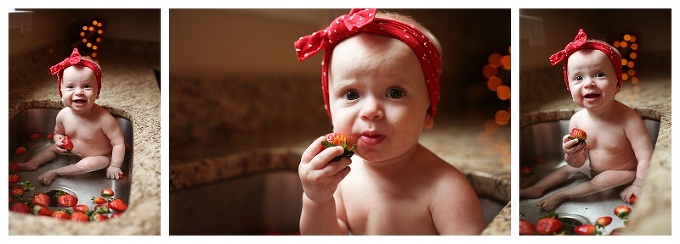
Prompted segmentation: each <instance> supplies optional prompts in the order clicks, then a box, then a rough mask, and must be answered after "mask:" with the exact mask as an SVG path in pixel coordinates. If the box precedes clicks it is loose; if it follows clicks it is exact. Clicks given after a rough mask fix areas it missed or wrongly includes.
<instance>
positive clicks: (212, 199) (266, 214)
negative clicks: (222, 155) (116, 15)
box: [170, 170, 510, 235]
mask: <svg viewBox="0 0 680 244" xmlns="http://www.w3.org/2000/svg"><path fill="white" fill-rule="evenodd" d="M467 176H468V179H469V180H470V181H471V182H472V183H473V187H475V190H476V191H477V192H478V195H480V200H481V205H482V210H483V212H484V216H485V219H486V223H487V224H488V223H489V222H491V220H493V218H494V217H495V216H496V215H497V214H498V213H499V212H500V211H501V209H502V208H503V207H505V205H506V204H507V202H508V201H509V199H510V196H509V193H510V184H509V182H507V181H506V180H503V179H500V178H497V177H493V176H491V175H489V174H484V173H478V172H475V173H469V174H468V175H467ZM493 187H496V188H502V190H501V191H496V190H494V189H490V188H493ZM481 188H484V189H481ZM302 192H303V191H302V184H301V183H300V178H299V176H298V174H297V172H295V171H290V170H288V171H268V172H265V173H260V174H252V175H246V176H242V177H236V178H232V179H228V180H225V181H220V182H215V183H212V184H208V185H203V186H198V187H193V188H189V189H184V190H179V191H175V192H172V193H171V194H170V207H171V209H172V213H171V214H170V234H172V235H268V234H274V235H295V234H299V221H300V213H301V210H302ZM499 194H500V195H502V196H498V195H499ZM497 196H498V197H497Z"/></svg>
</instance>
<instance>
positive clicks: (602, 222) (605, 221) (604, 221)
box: [595, 216, 612, 228]
mask: <svg viewBox="0 0 680 244" xmlns="http://www.w3.org/2000/svg"><path fill="white" fill-rule="evenodd" d="M611 222H612V217H609V216H602V217H599V218H597V220H595V226H597V227H602V228H604V227H605V226H607V225H609V224H611Z"/></svg>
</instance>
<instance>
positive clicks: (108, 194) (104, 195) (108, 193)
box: [101, 188, 113, 197]
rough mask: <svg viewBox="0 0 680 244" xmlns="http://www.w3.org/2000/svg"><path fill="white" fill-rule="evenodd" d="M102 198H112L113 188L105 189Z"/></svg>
mask: <svg viewBox="0 0 680 244" xmlns="http://www.w3.org/2000/svg"><path fill="white" fill-rule="evenodd" d="M101 195H102V197H112V196H113V190H111V188H104V189H103V190H102V193H101Z"/></svg>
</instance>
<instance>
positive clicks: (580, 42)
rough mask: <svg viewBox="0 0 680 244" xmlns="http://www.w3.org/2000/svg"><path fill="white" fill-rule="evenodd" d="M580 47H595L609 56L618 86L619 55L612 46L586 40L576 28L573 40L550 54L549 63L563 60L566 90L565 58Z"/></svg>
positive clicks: (621, 80)
mask: <svg viewBox="0 0 680 244" xmlns="http://www.w3.org/2000/svg"><path fill="white" fill-rule="evenodd" d="M581 49H596V50H599V51H601V52H603V53H604V54H605V55H607V57H608V58H609V62H611V63H612V66H614V71H615V72H616V78H617V79H618V86H619V87H620V86H621V84H622V83H623V77H622V74H621V66H622V65H621V55H619V53H618V52H617V51H616V50H615V49H614V47H612V46H610V45H608V44H606V43H602V42H598V41H591V40H588V36H587V35H586V33H585V32H583V29H579V30H578V34H577V35H576V37H574V41H573V42H570V43H569V44H567V46H566V47H564V50H560V51H558V52H556V53H554V54H553V55H550V58H549V59H550V63H551V64H552V65H553V66H555V65H556V64H557V63H559V62H560V61H564V65H563V66H562V73H563V75H564V84H565V85H566V86H567V91H569V77H568V76H567V60H568V59H569V56H571V55H572V54H574V53H575V52H576V51H578V50H581Z"/></svg>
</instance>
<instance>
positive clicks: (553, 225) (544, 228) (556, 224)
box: [535, 212, 562, 235]
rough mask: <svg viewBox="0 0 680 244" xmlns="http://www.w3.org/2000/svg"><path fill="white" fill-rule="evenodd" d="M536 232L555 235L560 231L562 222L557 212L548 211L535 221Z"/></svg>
mask: <svg viewBox="0 0 680 244" xmlns="http://www.w3.org/2000/svg"><path fill="white" fill-rule="evenodd" d="M535 227H536V233H538V234H541V235H555V234H558V233H560V232H562V222H560V220H558V219H557V214H556V213H554V212H550V213H548V214H546V215H545V216H544V217H543V218H541V219H539V220H538V221H537V222H536V226H535Z"/></svg>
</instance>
